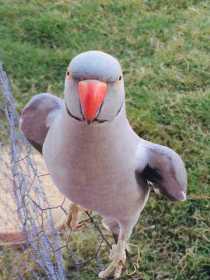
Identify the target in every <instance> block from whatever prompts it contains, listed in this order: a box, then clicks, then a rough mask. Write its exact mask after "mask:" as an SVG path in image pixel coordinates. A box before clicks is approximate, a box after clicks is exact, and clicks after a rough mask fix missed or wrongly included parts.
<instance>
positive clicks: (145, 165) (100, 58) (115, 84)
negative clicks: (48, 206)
mask: <svg viewBox="0 0 210 280" xmlns="http://www.w3.org/2000/svg"><path fill="white" fill-rule="evenodd" d="M20 128H21V130H22V132H23V133H24V134H25V136H26V137H27V139H28V140H29V141H30V142H31V144H32V145H33V146H34V147H35V148H36V149H38V150H39V151H40V152H42V153H43V157H44V160H45V162H46V165H47V168H48V170H49V173H50V175H51V176H52V179H53V181H54V183H55V185H56V186H57V187H58V188H59V190H60V191H61V192H62V193H63V194H64V196H66V197H67V198H68V199H70V200H71V201H72V202H73V203H74V208H75V207H77V205H79V206H81V207H83V208H85V209H90V210H94V211H96V212H98V213H99V214H100V215H101V216H102V217H103V222H104V224H105V225H106V227H108V228H109V229H110V231H111V232H112V233H113V234H114V235H115V236H117V243H116V245H113V248H112V250H111V255H110V256H111V260H112V261H111V263H110V265H109V266H108V267H107V268H106V269H105V270H104V271H102V272H100V273H99V277H100V278H107V277H109V276H110V275H113V276H114V277H115V278H119V277H120V275H121V272H122V269H123V267H124V265H125V261H126V248H127V244H128V240H129V237H130V235H131V233H132V230H133V227H134V226H135V224H136V223H137V221H138V218H139V216H140V213H141V211H142V210H143V208H144V206H145V203H146V202H147V200H148V197H149V192H150V187H149V186H150V184H153V185H154V186H155V187H156V188H158V189H159V191H160V192H161V193H162V194H164V195H165V196H166V197H167V198H169V199H170V200H172V201H181V200H185V199H186V189H187V174H186V169H185V166H184V163H183V161H182V159H181V157H180V156H179V155H178V154H177V153H176V152H175V151H173V150H171V149H170V148H168V147H165V146H162V145H158V144H153V143H151V142H148V141H145V140H144V139H142V138H140V137H139V136H138V135H137V134H136V133H135V132H134V131H133V129H132V127H131V125H130V124H129V121H128V119H127V116H126V110H125V91H124V80H123V74H122V69H121V66H120V64H119V62H118V60H117V59H116V58H114V57H113V56H111V55H109V54H106V53H104V52H101V51H88V52H84V53H81V54H79V55H78V56H76V57H75V58H73V59H72V61H71V62H70V64H69V66H68V68H67V72H66V77H65V89H64V100H62V99H60V98H58V97H55V96H53V95H51V94H48V93H43V94H38V95H36V96H34V97H33V98H32V100H31V101H30V102H29V103H28V104H27V105H26V107H25V108H24V109H23V112H22V115H21V119H20ZM79 206H78V207H79ZM72 212H74V213H75V212H77V211H75V209H74V211H72Z"/></svg>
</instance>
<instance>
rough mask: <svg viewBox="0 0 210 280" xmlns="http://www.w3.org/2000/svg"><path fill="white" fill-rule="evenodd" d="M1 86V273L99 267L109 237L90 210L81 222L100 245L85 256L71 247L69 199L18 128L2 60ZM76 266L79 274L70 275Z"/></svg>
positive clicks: (56, 278) (43, 274)
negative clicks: (57, 185)
mask: <svg viewBox="0 0 210 280" xmlns="http://www.w3.org/2000/svg"><path fill="white" fill-rule="evenodd" d="M0 89H1V92H2V94H1V96H0V101H1V104H0V131H1V132H0V185H1V193H0V219H1V225H0V245H1V250H0V274H1V275H2V276H1V279H50V280H64V279H81V278H80V272H81V270H82V268H84V267H85V266H86V265H87V264H88V263H89V262H90V261H93V260H94V262H95V263H96V267H98V269H99V270H100V269H101V268H102V264H101V259H100V252H101V250H102V249H103V248H104V247H111V245H110V241H108V239H109V238H108V239H107V237H106V236H105V234H104V233H103V231H102V229H101V228H100V226H99V224H98V222H97V219H95V217H94V216H93V215H92V214H90V213H89V212H87V211H86V212H85V213H84V216H83V221H82V222H81V225H82V224H85V223H86V222H87V221H89V222H90V224H91V227H92V229H94V232H95V233H96V235H97V238H96V240H97V243H98V245H97V246H96V251H94V253H93V254H92V256H91V257H90V258H86V259H81V257H80V256H78V255H77V253H76V252H75V250H73V249H72V246H71V233H72V232H71V230H70V229H68V228H67V227H66V226H65V221H66V219H67V216H68V211H69V207H70V205H71V202H70V201H68V200H67V199H65V198H64V197H63V195H62V194H61V193H59V191H58V190H57V189H56V187H55V186H54V185H53V183H52V181H51V179H50V176H49V174H48V172H47V170H46V167H45V165H44V162H43V160H42V158H41V156H40V155H39V154H38V153H36V152H35V151H34V150H33V148H32V147H31V146H30V144H29V143H28V142H27V140H26V139H25V138H24V136H23V135H22V134H21V133H20V131H19V129H18V119H19V116H18V113H17V111H16V106H15V100H14V97H13V95H12V90H11V85H10V82H9V79H8V77H7V74H6V72H5V71H4V69H3V66H2V65H0ZM93 250H95V248H93ZM8 252H10V253H11V254H12V257H10V262H11V264H10V265H9V264H7V265H5V264H3V263H2V262H3V259H4V258H5V256H6V255H8ZM66 252H67V257H66V255H65V254H66ZM66 259H67V261H66ZM70 259H71V265H70V264H69V263H68V261H69V260H70ZM66 263H68V264H67V265H66ZM12 264H14V265H12ZM1 265H4V267H5V268H4V271H3V270H2V267H1ZM7 266H8V267H7ZM73 270H74V271H76V272H77V273H76V278H72V275H71V271H73Z"/></svg>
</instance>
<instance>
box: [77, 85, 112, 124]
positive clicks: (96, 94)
mask: <svg viewBox="0 0 210 280" xmlns="http://www.w3.org/2000/svg"><path fill="white" fill-rule="evenodd" d="M78 93H79V99H80V104H81V108H82V112H83V115H84V118H85V120H86V121H87V122H92V121H93V120H94V119H95V118H96V116H97V113H98V111H99V109H100V107H101V106H102V104H103V101H104V98H105V96H106V94H107V84H106V83H104V82H101V81H98V80H84V81H80V82H79V83H78Z"/></svg>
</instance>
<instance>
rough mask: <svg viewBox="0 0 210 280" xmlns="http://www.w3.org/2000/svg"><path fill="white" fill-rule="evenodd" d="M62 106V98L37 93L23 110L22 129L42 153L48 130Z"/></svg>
mask: <svg viewBox="0 0 210 280" xmlns="http://www.w3.org/2000/svg"><path fill="white" fill-rule="evenodd" d="M62 108H63V101H62V99H60V98H58V97H56V96H54V95H52V94H49V93H41V94H37V95H35V96H34V97H33V98H32V99H31V100H30V101H29V103H28V104H27V105H26V106H25V107H24V109H23V110H22V113H21V118H20V129H21V131H22V132H23V134H24V135H25V137H26V138H27V139H28V141H29V142H30V143H31V144H32V146H33V147H34V148H35V149H37V150H38V151H39V152H40V153H42V146H43V143H44V140H45V138H46V135H47V133H48V130H49V128H50V126H51V124H52V122H53V121H54V119H55V118H56V116H57V115H58V114H59V113H60V111H61V109H62Z"/></svg>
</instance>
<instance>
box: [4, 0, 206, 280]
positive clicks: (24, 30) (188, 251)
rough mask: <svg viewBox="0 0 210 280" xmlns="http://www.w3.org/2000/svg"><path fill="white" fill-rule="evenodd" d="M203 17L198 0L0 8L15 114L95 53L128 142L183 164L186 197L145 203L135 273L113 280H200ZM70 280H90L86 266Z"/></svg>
mask: <svg viewBox="0 0 210 280" xmlns="http://www.w3.org/2000/svg"><path fill="white" fill-rule="evenodd" d="M209 15H210V3H209V1H198V0H197V1H196V0H194V1H193V0H177V1H169V0H166V1H165V0H147V1H146V0H145V1H137V0H136V1H134V0H130V1H128V0H121V1H111V0H110V1H109V0H98V1H96V0H87V1H83V0H78V1H76V0H75V1H74V0H71V1H65V0H63V1H62V0H61V1H55V0H54V1H50V0H37V1H35V0H31V1H23V0H19V1H17V0H16V1H15V0H7V1H3V0H0V60H2V61H3V62H4V64H5V66H6V69H7V71H8V73H9V75H10V78H11V80H12V85H13V91H14V93H15V97H16V99H17V107H18V109H19V110H20V109H21V108H22V107H23V105H24V104H25V103H26V102H27V101H28V100H29V99H30V97H31V96H33V95H34V94H36V93H37V92H44V91H52V92H53V93H55V94H57V95H59V96H62V94H63V80H64V74H65V71H66V66H67V65H68V63H69V61H70V59H71V58H72V57H73V56H74V55H76V54H78V53H80V52H82V51H86V50H90V49H100V50H103V51H106V52H108V53H110V54H113V55H115V56H117V57H118V58H119V60H120V62H121V63H122V66H123V69H124V76H125V85H126V92H127V109H128V115H129V119H130V121H131V123H132V125H133V127H134V128H135V130H136V131H137V132H138V134H139V135H141V136H142V137H144V138H146V139H149V140H151V141H153V142H157V143H160V144H165V145H168V146H170V147H172V148H173V149H175V150H176V151H177V152H178V153H180V154H181V155H182V157H183V159H184V161H185V163H186V167H187V170H188V176H189V191H188V193H189V195H190V196H191V199H189V200H188V201H187V202H185V203H177V204H172V203H170V202H168V201H166V200H165V199H163V198H160V197H157V196H156V195H152V196H151V197H150V200H149V202H148V203H147V205H146V207H145V210H144V211H143V214H142V217H141V219H140V222H139V223H138V225H137V226H136V228H135V231H134V233H133V235H132V239H131V243H133V244H136V245H138V246H139V249H140V256H141V258H140V266H139V269H138V271H137V272H136V273H135V274H134V275H133V276H125V277H122V279H133V280H134V279H135V280H136V279H144V280H147V279H175V280H185V279H190V280H198V279H201V280H206V279H210V201H209V198H208V197H209V196H210V190H209V187H210V175H209V171H210V111H209V109H210V57H209V52H210V41H209V39H210V16H209ZM195 196H196V197H197V198H196V197H195ZM199 196H200V198H199ZM205 196H208V197H207V198H206V199H205ZM78 236H79V237H80V238H78ZM78 236H74V237H73V239H74V241H75V244H77V245H78V246H80V247H79V248H80V250H79V249H77V253H78V254H79V255H81V258H86V257H87V256H91V254H92V252H93V251H94V250H95V248H93V247H94V242H93V241H94V240H95V238H96V237H95V235H94V234H93V233H92V234H90V232H89V231H87V233H85V232H83V233H80V234H79V235H78ZM87 238H88V239H87ZM88 240H89V241H88ZM81 244H83V245H84V244H86V245H84V246H85V250H84V246H83V249H81V248H82V247H81ZM76 247H77V246H76ZM75 250H76V249H75ZM136 253H137V249H134V254H133V255H132V256H131V258H132V262H134V263H135V262H136V260H137V254H136ZM102 257H103V261H104V264H105V263H106V262H107V261H108V256H107V254H105V255H102ZM5 259H7V258H6V257H5ZM68 261H69V260H68V258H67V260H66V263H67V264H68ZM67 268H68V265H67ZM128 268H129V270H130V271H131V270H132V265H130V266H129V267H128ZM72 273H73V274H74V275H75V278H71V279H78V278H76V277H77V275H76V272H72V271H71V270H70V268H69V275H71V274H72ZM2 277H3V276H2ZM2 279H3V278H2ZM4 279H6V278H4ZM14 279H15V278H14ZM80 279H97V276H96V273H95V262H94V261H92V262H90V263H89V264H88V266H86V267H85V268H83V269H82V273H81V275H80Z"/></svg>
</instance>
